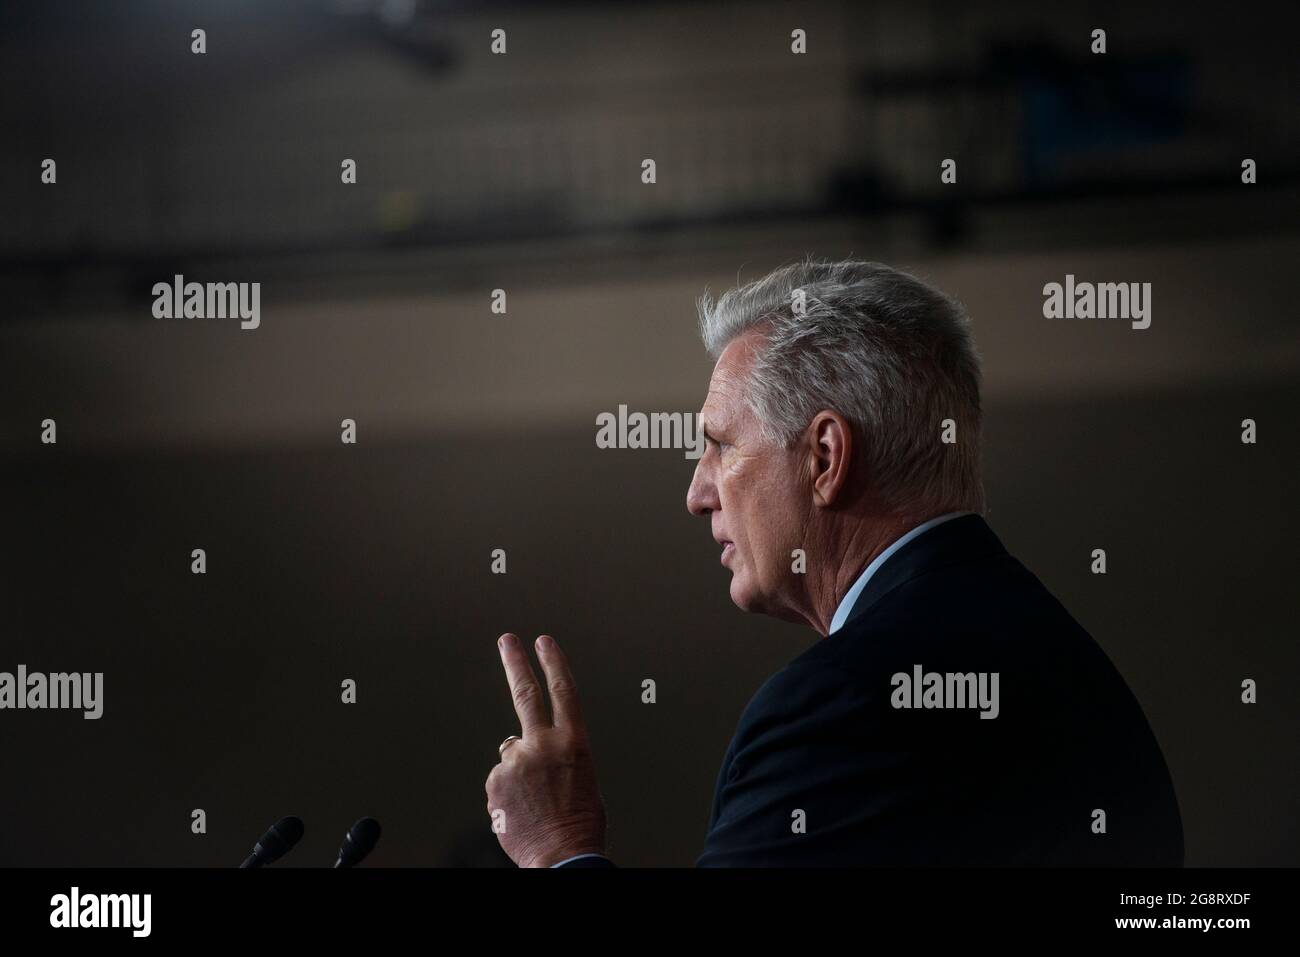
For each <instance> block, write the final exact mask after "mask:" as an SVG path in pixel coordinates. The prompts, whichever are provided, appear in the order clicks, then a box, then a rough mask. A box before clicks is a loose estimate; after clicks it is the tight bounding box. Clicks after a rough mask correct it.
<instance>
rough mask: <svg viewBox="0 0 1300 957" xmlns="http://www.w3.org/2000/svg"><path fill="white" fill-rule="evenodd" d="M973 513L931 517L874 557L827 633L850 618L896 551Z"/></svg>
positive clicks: (843, 602) (841, 604)
mask: <svg viewBox="0 0 1300 957" xmlns="http://www.w3.org/2000/svg"><path fill="white" fill-rule="evenodd" d="M973 514H975V513H974V512H949V513H948V514H947V515H940V516H938V517H937V518H932V519H930V520H929V521H928V522H922V523H921V524H920V525H918V526H916V528H914V529H912V530H911V531H910V532H908V533H907V534H906V535H903V536H902V537H901V538H899V539H898V540H897V541H895V542H894V543H893V544H892V545H890V546H889V547H888V548H886V549H885V550H884V551H883V552H881V553H880V554H879V555H877V556H876V557H875V558H874V559H872V561H871V564H870V565H868V566H867V568H866V571H864V572H863V573H862V574H861V575H859V576H858V580H857V581H855V582H854V583H853V587H852V588H850V589H849V591H848V594H846V595H845V596H844V598H843V599H842V600H841V601H840V605H839V607H838V608H836V609H835V617H834V618H832V619H831V630H830V631H829V632H827V635H828V636H829V635H833V634H835V632H837V631H839V630H840V629H841V628H843V627H844V623H845V622H846V621H848V620H849V614H850V613H851V612H852V611H853V606H854V604H856V603H857V600H858V597H859V596H860V595H861V594H862V590H863V589H864V588H866V587H867V582H868V581H870V580H871V576H872V575H874V574H875V573H876V570H877V569H879V568H880V566H881V565H883V564H885V562H887V561H888V560H889V557H890V556H891V555H893V554H894V552H896V551H898V550H899V549H900V548H902V547H903V546H904V545H906V544H907V543H908V542H910V541H911V540H912V539H914V538H916V537H917V536H918V535H921V534H923V533H924V532H928V531H929V530H930V529H932V528H934V527H935V526H937V525H942V524H943V523H944V522H947V521H949V520H951V519H954V518H961V517H962V516H963V515H973Z"/></svg>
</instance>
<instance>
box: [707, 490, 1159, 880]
mask: <svg viewBox="0 0 1300 957" xmlns="http://www.w3.org/2000/svg"><path fill="white" fill-rule="evenodd" d="M864 567H865V566H864ZM917 665H920V666H921V667H922V669H923V671H924V672H938V673H940V674H946V673H950V672H951V673H954V674H966V673H970V672H974V673H977V674H978V673H980V672H984V673H986V674H989V673H993V672H997V673H998V675H999V679H998V698H999V701H998V705H999V713H998V716H997V717H996V718H992V719H989V718H980V711H979V709H978V708H970V709H953V708H934V709H926V708H921V709H917V708H899V707H894V703H898V702H899V701H900V696H901V695H902V690H900V689H899V687H898V685H896V684H895V683H894V681H893V676H894V675H895V674H899V673H903V674H906V675H908V676H909V678H911V677H912V676H913V675H914V673H915V672H914V668H915V666H917ZM954 687H955V686H954ZM986 687H987V686H986ZM799 811H801V812H803V818H804V825H803V832H802V833H796V828H795V827H794V825H795V822H796V819H797V817H798V815H797V814H796V812H799ZM1097 811H1101V812H1104V827H1105V830H1104V833H1098V831H1099V830H1100V827H1101V823H1102V821H1103V818H1102V817H1100V816H1099V815H1098V814H1097V813H1096V812H1097ZM698 863H699V865H700V866H710V865H712V866H754V865H777V866H801V865H813V866H819V865H823V866H824V865H951V866H958V865H992V866H997V865H1102V866H1119V867H1126V866H1136V865H1158V866H1174V867H1178V866H1181V865H1182V863H1183V832H1182V821H1181V818H1180V816H1179V812H1178V802H1177V799H1176V797H1175V795H1174V789H1173V784H1172V782H1171V781H1170V777H1169V771H1168V769H1167V768H1166V766H1165V762H1164V758H1163V756H1162V755H1161V753H1160V747H1159V745H1158V744H1157V743H1156V740H1155V737H1154V735H1153V734H1152V733H1151V728H1150V726H1149V725H1148V724H1147V720H1146V717H1145V716H1144V715H1143V713H1142V709H1141V707H1140V706H1139V705H1138V703H1137V700H1136V699H1135V698H1134V697H1133V693H1132V692H1131V691H1130V690H1129V688H1128V686H1127V685H1126V684H1125V682H1124V679H1123V678H1122V677H1121V676H1120V674H1119V672H1118V671H1116V670H1115V667H1114V666H1113V665H1112V664H1111V662H1110V660H1109V659H1108V658H1107V657H1106V654H1105V652H1103V651H1102V650H1101V648H1100V647H1099V646H1098V645H1097V643H1096V642H1095V641H1093V639H1092V638H1091V637H1090V636H1089V635H1088V633H1087V632H1085V631H1084V630H1083V629H1082V628H1081V627H1080V626H1079V625H1078V624H1077V623H1076V622H1075V621H1074V619H1073V618H1071V617H1070V615H1069V613H1068V612H1067V611H1066V610H1065V609H1064V608H1063V607H1062V606H1061V603H1060V602H1058V601H1057V600H1056V599H1055V598H1053V597H1052V595H1051V594H1050V593H1049V592H1048V591H1047V589H1046V588H1044V587H1043V585H1042V583H1040V582H1039V581H1038V579H1037V578H1035V577H1034V575H1033V574H1031V573H1030V572H1029V571H1028V570H1027V569H1026V568H1025V567H1024V566H1023V565H1021V564H1020V562H1018V561H1016V559H1014V558H1012V557H1011V556H1010V555H1009V554H1008V553H1007V551H1006V549H1005V548H1004V547H1003V546H1002V543H1001V542H1000V541H999V540H998V538H997V536H996V535H994V534H993V531H992V529H990V528H989V526H988V525H987V523H985V521H984V519H983V518H981V517H979V516H977V515H968V516H964V517H962V518H956V519H951V520H949V521H947V522H945V523H943V524H942V525H939V526H937V527H935V528H932V529H929V530H928V531H926V532H925V533H923V534H922V535H920V536H918V537H917V538H915V539H913V540H912V541H910V542H908V543H907V544H906V545H904V546H903V547H902V548H900V549H899V550H898V551H897V552H896V553H895V554H894V555H892V556H890V558H889V559H888V560H887V561H886V562H885V563H884V564H883V565H882V566H881V567H880V568H878V569H877V570H876V572H875V574H874V575H873V576H872V577H871V579H870V581H869V582H868V584H867V587H866V588H865V589H864V590H863V592H862V594H861V595H860V596H859V597H858V600H857V602H856V604H855V605H854V606H853V611H852V613H851V614H850V616H849V618H848V621H847V622H846V623H845V625H844V626H843V627H842V628H841V629H840V630H839V631H837V632H836V633H835V634H833V635H831V636H830V637H828V638H824V639H822V640H821V641H819V642H817V644H816V645H814V646H813V647H812V648H811V649H809V650H808V651H807V652H805V653H804V654H802V655H800V656H799V657H798V658H796V659H795V660H794V661H793V662H791V663H790V664H789V665H788V666H787V667H786V668H785V669H784V670H782V671H780V672H779V673H777V674H776V675H775V676H773V677H772V678H770V679H769V680H768V681H767V682H766V683H765V684H764V685H763V687H762V688H760V689H759V691H758V693H757V694H756V695H755V696H754V698H753V700H752V701H750V703H749V706H748V707H747V708H746V709H745V712H744V714H743V715H742V716H741V719H740V724H739V726H738V727H737V729H736V734H735V736H734V737H733V738H732V741H731V745H730V747H728V749H727V753H726V757H725V758H724V759H723V762H722V769H721V771H720V773H719V775H718V785H717V791H716V793H715V796H714V801H713V813H712V815H711V818H710V821H709V831H708V837H707V839H706V842H705V847H704V852H703V854H702V855H701V856H700V859H699V862H698Z"/></svg>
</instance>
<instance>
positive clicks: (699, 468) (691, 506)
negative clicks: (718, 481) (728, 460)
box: [686, 459, 718, 516]
mask: <svg viewBox="0 0 1300 957" xmlns="http://www.w3.org/2000/svg"><path fill="white" fill-rule="evenodd" d="M717 507H718V492H717V489H716V488H714V485H713V481H712V479H711V478H710V477H709V474H708V470H707V469H706V468H705V466H704V460H703V459H700V460H699V461H698V462H696V463H695V474H694V475H692V476H691V484H690V487H689V488H687V489H686V510H687V511H688V512H690V513H691V514H692V515H700V516H703V515H708V514H709V513H710V512H712V511H714V510H715V509H717Z"/></svg>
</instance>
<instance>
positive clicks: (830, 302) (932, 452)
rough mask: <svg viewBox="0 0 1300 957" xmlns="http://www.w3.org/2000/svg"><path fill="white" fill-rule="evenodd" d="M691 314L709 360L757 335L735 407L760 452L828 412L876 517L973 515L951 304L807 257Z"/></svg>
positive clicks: (971, 353)
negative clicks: (861, 468) (946, 430)
mask: <svg viewBox="0 0 1300 957" xmlns="http://www.w3.org/2000/svg"><path fill="white" fill-rule="evenodd" d="M800 290H802V302H801V304H800V305H801V308H800V307H797V306H796V300H797V299H799V298H800ZM698 305H699V313H700V334H701V335H702V337H703V339H704V347H705V348H706V349H708V351H709V354H710V355H711V356H713V358H714V359H715V360H716V359H717V358H718V356H719V355H721V354H722V351H723V350H724V349H725V348H726V347H727V344H728V343H729V342H731V341H732V340H733V339H735V338H736V337H737V336H740V335H741V334H743V333H745V332H748V331H749V330H751V329H752V330H758V331H760V332H761V333H762V334H763V335H764V336H765V341H764V343H763V344H762V345H761V346H760V347H759V349H758V351H757V353H756V355H755V359H754V366H753V371H752V373H751V377H750V381H749V383H748V388H747V390H746V398H747V401H748V403H749V405H750V408H751V409H753V411H754V414H755V416H756V417H757V419H758V421H759V423H760V424H761V427H762V430H763V434H764V436H765V437H766V438H767V439H768V440H769V441H772V442H776V443H778V444H780V445H782V446H784V447H786V448H791V447H792V446H793V445H794V443H795V442H796V441H797V440H798V438H799V437H800V436H801V435H802V434H803V431H804V429H806V428H807V427H808V423H809V422H810V421H811V420H812V417H813V416H814V415H816V414H817V413H818V412H820V411H821V410H823V409H827V410H830V411H833V412H838V413H839V414H840V415H842V416H844V418H845V419H846V420H848V422H849V424H850V425H851V426H852V427H853V429H854V431H855V433H856V434H855V436H854V437H855V439H856V440H857V441H858V443H860V445H859V448H862V449H864V450H865V456H864V459H863V460H862V461H863V464H864V465H865V468H866V474H867V475H868V476H869V481H870V482H871V484H872V487H873V489H874V491H875V492H876V494H877V495H879V496H880V498H881V499H882V501H883V502H884V503H885V504H886V506H887V507H889V508H890V509H892V510H894V511H896V512H899V513H900V514H907V515H915V516H917V517H923V516H928V515H930V514H938V513H940V512H943V511H956V510H961V511H973V512H983V510H984V487H983V482H982V479H981V477H980V364H979V362H980V360H979V355H978V354H977V353H976V351H975V342H974V339H973V338H972V336H971V332H970V320H969V318H968V317H967V315H966V311H965V309H964V308H963V307H962V306H961V304H960V303H958V302H957V301H956V300H954V299H951V298H949V297H948V296H945V295H944V294H943V293H941V292H939V290H937V289H934V288H933V287H931V286H928V285H926V284H925V283H923V282H921V281H920V280H919V279H916V278H915V277H913V276H909V275H908V274H907V273H904V272H900V271H899V270H897V269H891V268H890V267H889V266H885V265H882V264H881V263H868V262H856V261H853V260H846V261H843V262H819V261H815V260H813V259H811V258H809V259H807V260H805V261H803V262H800V263H794V264H792V265H788V266H783V267H781V268H780V269H777V270H776V271H775V272H772V273H770V274H769V275H767V276H765V277H763V278H762V279H757V280H755V281H753V282H750V283H747V284H746V285H743V286H739V287H737V288H735V289H732V290H729V291H728V292H726V293H724V294H723V295H722V297H721V298H720V299H718V300H717V301H716V302H714V301H713V300H712V299H711V298H710V296H709V294H708V293H707V292H705V294H704V295H703V296H701V297H700V299H699V303H698ZM944 419H952V420H953V421H954V422H955V423H956V436H955V439H956V441H955V443H953V444H945V443H943V442H941V441H940V429H941V423H942V421H943V420H944Z"/></svg>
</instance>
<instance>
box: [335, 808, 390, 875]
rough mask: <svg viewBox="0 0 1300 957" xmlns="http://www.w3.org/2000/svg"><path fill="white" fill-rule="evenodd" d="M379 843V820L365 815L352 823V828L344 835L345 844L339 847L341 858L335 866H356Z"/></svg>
mask: <svg viewBox="0 0 1300 957" xmlns="http://www.w3.org/2000/svg"><path fill="white" fill-rule="evenodd" d="M378 843H379V822H378V821H376V820H375V819H374V818H373V817H363V818H362V819H361V820H359V821H357V823H356V824H353V825H352V828H351V830H349V831H348V832H347V834H345V835H343V844H342V845H340V847H339V859H338V860H337V861H335V862H334V866H335V867H355V866H356V865H358V864H360V863H361V861H362V859H363V858H364V857H365V856H366V855H367V854H369V853H370V852H371V851H373V850H374V849H375V845H376V844H378Z"/></svg>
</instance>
